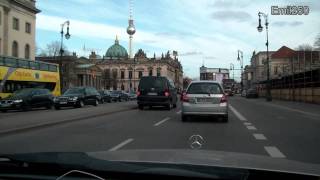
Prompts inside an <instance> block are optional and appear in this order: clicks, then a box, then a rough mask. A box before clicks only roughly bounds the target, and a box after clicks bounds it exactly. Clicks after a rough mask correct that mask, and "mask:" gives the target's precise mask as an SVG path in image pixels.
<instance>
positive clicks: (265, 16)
mask: <svg viewBox="0 0 320 180" xmlns="http://www.w3.org/2000/svg"><path fill="white" fill-rule="evenodd" d="M258 16H259V25H258V27H257V29H258V31H259V32H262V30H263V27H262V26H261V16H263V17H264V20H265V26H266V35H267V42H266V46H267V89H266V90H267V92H266V100H267V101H272V97H271V81H270V70H269V68H270V67H269V63H270V62H269V35H268V25H269V22H268V15H267V14H265V13H262V12H259V13H258Z"/></svg>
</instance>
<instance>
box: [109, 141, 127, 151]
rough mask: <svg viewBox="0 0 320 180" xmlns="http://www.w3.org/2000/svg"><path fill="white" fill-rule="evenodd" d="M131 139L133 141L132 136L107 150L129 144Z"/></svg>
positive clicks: (114, 149)
mask: <svg viewBox="0 0 320 180" xmlns="http://www.w3.org/2000/svg"><path fill="white" fill-rule="evenodd" d="M132 141H133V139H132V138H129V139H127V140H125V141H123V142H121V143H120V144H118V145H116V146H114V147H113V148H111V149H109V151H116V150H118V149H120V148H122V147H123V146H125V145H126V144H129V143H130V142H132Z"/></svg>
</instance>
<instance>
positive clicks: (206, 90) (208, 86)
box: [181, 81, 228, 122]
mask: <svg viewBox="0 0 320 180" xmlns="http://www.w3.org/2000/svg"><path fill="white" fill-rule="evenodd" d="M188 116H220V117H222V119H223V121H224V122H227V121H228V101H227V96H226V95H225V93H224V92H223V89H222V87H221V85H220V84H219V83H218V82H215V81H193V82H191V83H190V85H189V86H188V88H187V90H186V91H185V92H184V93H183V94H182V96H181V120H182V121H186V120H187V118H188Z"/></svg>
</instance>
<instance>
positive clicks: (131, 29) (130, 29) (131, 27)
mask: <svg viewBox="0 0 320 180" xmlns="http://www.w3.org/2000/svg"><path fill="white" fill-rule="evenodd" d="M132 14H133V0H129V21H128V22H129V25H128V28H127V33H128V34H129V58H133V54H132V39H133V35H134V33H135V32H136V28H135V26H134V24H133V15H132Z"/></svg>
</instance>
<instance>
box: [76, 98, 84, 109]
mask: <svg viewBox="0 0 320 180" xmlns="http://www.w3.org/2000/svg"><path fill="white" fill-rule="evenodd" d="M83 106H84V102H83V101H82V100H80V101H79V104H78V105H77V107H78V108H82V107H83Z"/></svg>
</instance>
